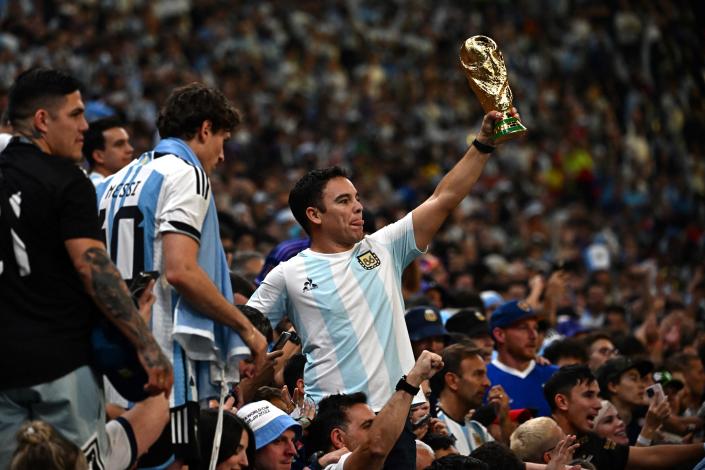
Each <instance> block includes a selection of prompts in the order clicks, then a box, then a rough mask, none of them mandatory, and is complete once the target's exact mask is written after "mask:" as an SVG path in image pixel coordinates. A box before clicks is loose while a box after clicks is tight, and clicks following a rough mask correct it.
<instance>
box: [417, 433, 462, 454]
mask: <svg viewBox="0 0 705 470" xmlns="http://www.w3.org/2000/svg"><path fill="white" fill-rule="evenodd" d="M422 441H424V442H425V443H426V444H428V446H429V447H430V448H431V449H433V451H434V452H435V451H437V450H441V449H442V450H447V449H450V448H451V447H452V446H454V445H455V436H453V435H452V434H450V435H446V434H435V433H432V432H429V433H426V435H425V436H424V437H423V439H422Z"/></svg>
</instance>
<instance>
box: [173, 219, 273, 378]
mask: <svg viewBox="0 0 705 470" xmlns="http://www.w3.org/2000/svg"><path fill="white" fill-rule="evenodd" d="M162 246H163V251H164V275H165V276H166V279H167V281H168V282H169V284H171V285H172V286H174V288H175V289H176V290H178V291H179V293H180V294H181V295H183V296H184V298H185V299H186V300H188V302H189V303H190V304H191V305H193V307H195V308H196V309H197V310H198V311H199V312H202V313H203V314H204V315H206V316H208V317H210V318H212V319H213V320H215V321H218V322H220V323H222V324H224V325H227V326H229V327H230V328H232V329H234V330H235V331H237V332H238V334H239V335H240V337H241V338H242V340H243V341H244V342H245V343H246V344H247V346H248V347H249V348H250V352H251V354H252V359H254V361H255V365H256V368H257V370H260V369H261V368H262V366H263V365H264V361H265V359H266V352H267V340H266V339H265V338H264V336H263V335H262V333H260V332H259V331H258V330H257V329H256V328H255V327H254V326H252V323H250V320H248V319H247V317H246V316H245V315H244V314H243V313H242V312H241V311H240V310H239V309H238V308H237V307H235V305H233V304H231V303H230V302H228V300H227V299H226V298H225V297H223V295H222V294H221V293H220V291H219V290H218V288H217V287H216V286H215V284H213V282H212V281H211V280H210V278H209V277H208V275H207V274H206V273H205V271H203V269H202V268H201V267H200V266H199V264H198V242H196V240H194V239H193V238H191V237H189V236H186V235H183V234H181V233H176V232H168V233H165V234H164V237H163V243H162Z"/></svg>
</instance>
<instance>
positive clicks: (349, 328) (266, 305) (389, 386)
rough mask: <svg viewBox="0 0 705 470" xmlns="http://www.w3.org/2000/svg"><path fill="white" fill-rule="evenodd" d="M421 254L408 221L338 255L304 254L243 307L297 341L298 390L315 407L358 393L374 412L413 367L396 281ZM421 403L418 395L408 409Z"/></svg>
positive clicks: (272, 274)
mask: <svg viewBox="0 0 705 470" xmlns="http://www.w3.org/2000/svg"><path fill="white" fill-rule="evenodd" d="M419 254H421V251H419V250H418V248H417V247H416V240H415V238H414V228H413V223H412V218H411V214H408V215H407V216H406V217H404V218H403V219H401V220H400V221H398V222H396V223H393V224H391V225H388V226H386V227H384V228H382V229H381V230H379V231H377V232H375V233H374V234H372V235H368V236H365V238H364V239H363V240H362V241H360V242H358V243H356V244H355V246H354V247H353V248H352V249H351V250H349V251H345V252H343V253H335V254H323V253H317V252H314V251H311V249H306V250H304V251H302V252H301V253H299V254H298V255H296V256H295V257H293V258H291V259H290V260H288V261H286V262H284V263H281V264H279V265H278V266H276V267H275V268H274V269H273V270H272V271H271V272H270V273H269V274H268V275H267V277H266V278H265V279H264V281H262V284H261V285H260V287H259V288H258V289H257V291H255V293H254V294H253V296H252V298H250V300H249V302H248V303H247V304H248V305H250V306H252V307H255V308H257V309H258V310H260V311H261V312H263V313H264V314H265V315H267V316H268V317H269V320H270V321H271V322H272V325H276V324H277V323H278V322H279V321H280V320H281V319H282V317H283V316H284V315H285V314H286V315H288V316H289V319H290V320H291V322H292V323H293V325H294V327H295V328H296V331H297V332H298V334H299V336H301V338H302V345H301V346H302V349H303V353H304V354H305V356H306V367H305V369H304V384H305V389H306V393H307V394H309V395H310V396H311V397H312V398H313V399H314V401H316V402H319V401H320V400H321V399H322V398H324V397H326V396H328V395H331V394H336V393H353V392H365V393H366V394H367V397H368V400H367V403H368V404H369V405H370V406H371V407H372V409H373V410H374V411H379V410H380V409H381V408H382V407H383V406H384V404H385V403H386V402H387V400H389V398H390V397H391V396H392V394H393V393H394V387H395V386H396V384H397V382H398V381H399V379H400V378H401V376H402V375H403V374H406V373H407V372H409V371H410V370H411V368H412V367H413V365H414V355H413V352H412V350H411V342H410V341H409V334H408V332H407V329H406V323H405V322H404V300H403V298H402V294H401V275H402V271H403V270H404V268H405V267H406V266H407V265H408V264H409V263H410V262H411V261H412V260H413V259H414V258H415V257H416V256H418V255H419ZM421 401H424V399H423V395H421V394H419V396H418V397H416V399H415V402H421Z"/></svg>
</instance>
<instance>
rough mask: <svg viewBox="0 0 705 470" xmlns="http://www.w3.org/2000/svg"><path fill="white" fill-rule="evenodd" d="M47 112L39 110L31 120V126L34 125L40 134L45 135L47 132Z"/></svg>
mask: <svg viewBox="0 0 705 470" xmlns="http://www.w3.org/2000/svg"><path fill="white" fill-rule="evenodd" d="M49 118H50V116H49V111H47V110H46V109H42V108H39V109H38V110H36V111H35V112H34V119H33V120H32V124H33V125H34V128H35V129H36V130H37V131H39V133H40V134H46V132H47V131H48V130H49V125H48V121H49Z"/></svg>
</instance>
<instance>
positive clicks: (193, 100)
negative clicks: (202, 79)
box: [157, 82, 240, 140]
mask: <svg viewBox="0 0 705 470" xmlns="http://www.w3.org/2000/svg"><path fill="white" fill-rule="evenodd" d="M204 121H210V123H211V126H212V130H213V132H219V131H228V132H232V131H233V130H234V129H235V127H237V125H238V124H240V115H239V113H238V111H237V110H236V109H235V108H234V107H233V105H232V104H231V103H230V102H229V101H228V99H227V98H226V97H225V95H224V94H223V93H222V92H220V90H216V89H215V88H211V87H208V86H206V85H204V84H203V83H198V82H194V83H191V84H188V85H185V86H182V87H179V88H176V89H175V90H174V91H172V92H171V94H170V95H169V97H168V98H167V100H166V103H165V104H164V107H162V109H161V110H160V111H159V118H158V119H157V129H159V135H160V136H161V137H162V139H164V138H167V137H177V138H180V139H183V140H190V139H192V138H193V137H194V136H195V135H196V133H197V132H198V129H199V128H200V127H201V125H202V124H203V122H204Z"/></svg>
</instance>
